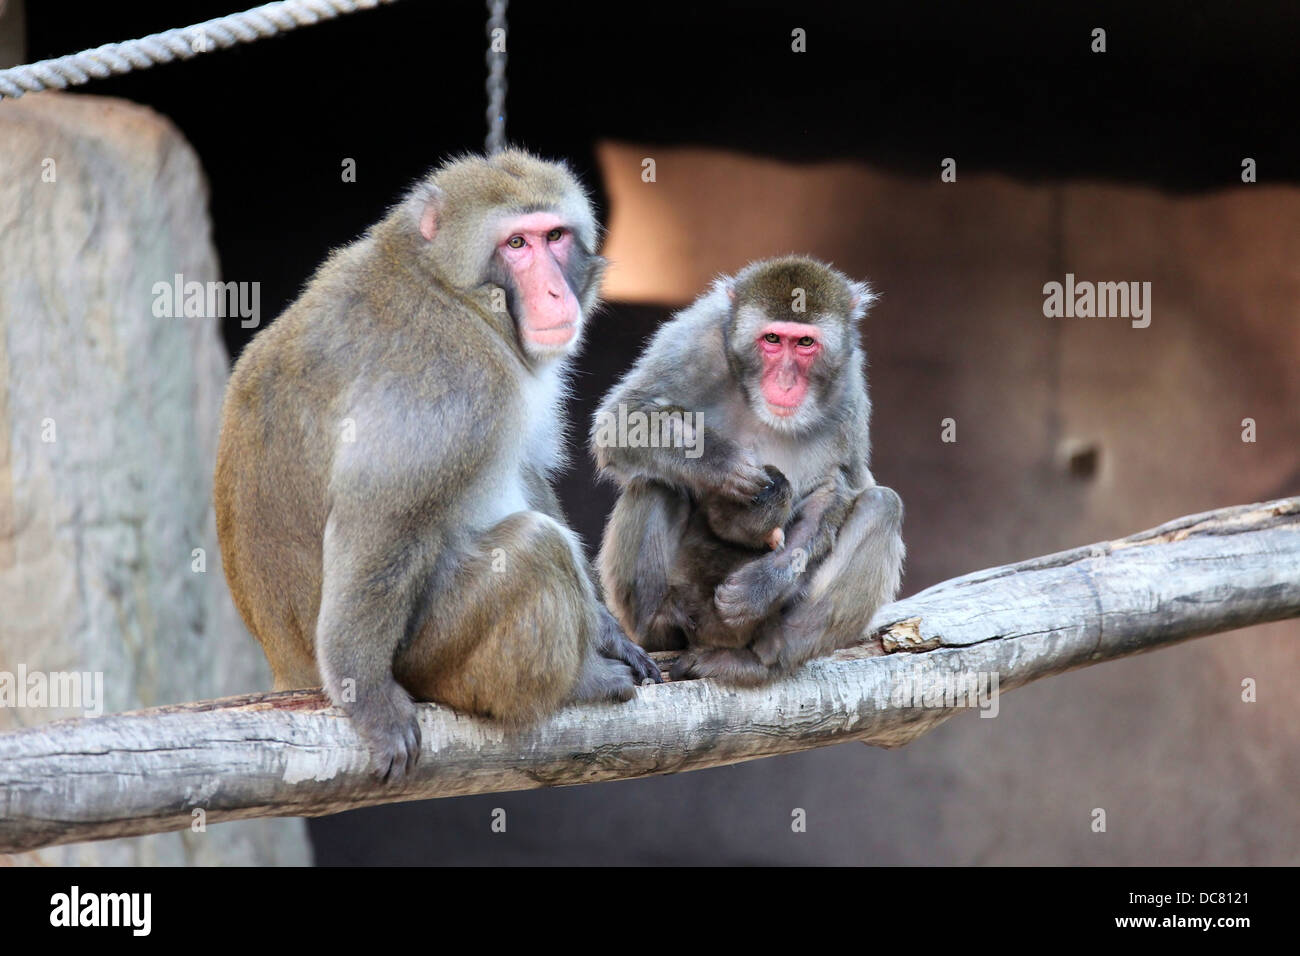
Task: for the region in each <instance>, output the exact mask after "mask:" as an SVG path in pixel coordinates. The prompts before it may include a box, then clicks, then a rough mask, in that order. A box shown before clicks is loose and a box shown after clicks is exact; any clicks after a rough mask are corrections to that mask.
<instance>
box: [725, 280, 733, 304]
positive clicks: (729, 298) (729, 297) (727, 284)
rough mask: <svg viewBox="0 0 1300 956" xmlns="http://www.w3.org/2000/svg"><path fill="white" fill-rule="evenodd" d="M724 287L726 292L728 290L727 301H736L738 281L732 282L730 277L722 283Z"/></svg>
mask: <svg viewBox="0 0 1300 956" xmlns="http://www.w3.org/2000/svg"><path fill="white" fill-rule="evenodd" d="M722 288H723V289H725V290H726V292H727V301H728V302H735V301H736V283H734V282H732V281H731V280H730V279H728V280H727V281H726V282H724V283H722Z"/></svg>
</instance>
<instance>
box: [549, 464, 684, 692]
mask: <svg viewBox="0 0 1300 956" xmlns="http://www.w3.org/2000/svg"><path fill="white" fill-rule="evenodd" d="M524 480H525V483H526V484H527V487H528V498H529V502H528V503H529V505H531V506H532V507H533V508H534V509H536V510H537V511H540V512H542V513H543V514H545V515H548V516H550V517H551V518H553V519H555V521H556V522H558V523H559V524H561V525H563V526H564V527H566V528H567V527H568V526H569V523H568V521H567V520H566V519H565V516H564V508H563V506H562V505H561V504H560V499H559V496H558V495H556V493H555V488H554V487H553V486H552V485H551V483H550V482H549V481H547V479H546V476H544V475H541V474H538V473H537V472H535V471H532V470H528V471H525V473H524ZM575 537H576V536H575ZM582 566H583V568H584V569H585V570H586V574H587V579H588V580H589V581H590V582H591V586H592V589H593V590H594V591H595V592H596V604H597V611H596V613H597V614H598V615H599V617H600V636H599V648H598V649H599V651H600V653H601V654H602V655H603V656H604V657H609V658H612V659H614V660H619V661H623V662H624V663H625V664H627V665H628V666H629V667H630V668H632V673H633V675H634V676H635V678H636V682H637V683H638V684H639V683H642V682H643V681H645V680H647V679H649V680H652V681H654V682H655V683H656V684H658V683H661V682H662V681H663V675H662V674H661V673H660V671H659V665H658V664H656V663H655V662H654V661H653V660H652V659H651V658H650V656H649V655H648V654H646V652H645V651H644V650H642V649H641V648H640V647H638V646H637V645H636V644H635V643H633V642H632V641H630V640H628V637H627V635H626V634H624V633H623V628H621V627H620V626H619V623H618V621H617V620H616V619H615V618H614V615H613V614H611V613H610V611H609V608H608V607H606V605H605V595H604V589H603V588H602V586H601V581H600V575H598V574H597V573H596V570H595V568H593V567H592V564H591V562H590V561H588V560H587V558H586V556H585V555H584V556H583V559H582Z"/></svg>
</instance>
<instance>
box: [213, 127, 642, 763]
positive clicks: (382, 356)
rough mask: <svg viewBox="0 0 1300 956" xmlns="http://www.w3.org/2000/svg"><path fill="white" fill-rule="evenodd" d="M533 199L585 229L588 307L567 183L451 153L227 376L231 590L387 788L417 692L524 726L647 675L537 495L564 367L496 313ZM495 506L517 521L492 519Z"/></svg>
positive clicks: (577, 278)
mask: <svg viewBox="0 0 1300 956" xmlns="http://www.w3.org/2000/svg"><path fill="white" fill-rule="evenodd" d="M538 210H550V211H554V212H556V213H557V214H559V215H560V216H561V217H563V218H564V220H565V223H566V226H567V228H568V229H569V230H570V231H571V232H572V233H573V235H574V237H575V239H576V240H577V247H578V248H577V253H578V254H577V255H575V256H573V257H571V259H570V262H569V264H568V266H567V267H566V269H565V274H566V277H567V278H568V280H569V282H570V285H571V287H572V289H573V292H574V294H575V295H576V296H577V298H578V300H579V302H580V303H581V306H582V312H583V315H584V316H587V315H589V314H590V312H591V310H592V309H594V307H595V306H596V304H597V298H598V294H599V285H600V276H601V272H602V269H603V266H604V261H603V260H602V259H600V258H599V257H598V256H596V255H595V252H594V249H595V243H596V241H597V240H598V238H599V237H598V231H597V227H596V223H595V219H594V217H593V215H592V212H591V207H590V204H589V203H588V200H587V198H586V195H585V193H584V192H583V190H582V188H581V186H580V185H579V184H578V182H577V181H576V180H575V179H574V178H573V176H572V175H571V174H570V173H569V171H568V170H567V169H566V168H565V167H564V166H562V165H559V164H556V163H550V162H545V161H543V160H540V159H537V158H535V157H532V156H530V155H528V154H526V153H523V152H520V151H515V150H510V151H506V152H504V153H499V154H497V155H495V156H493V157H492V158H490V159H483V158H479V157H465V158H462V159H458V160H456V161H453V162H451V163H448V164H447V165H445V166H443V167H442V168H441V169H439V170H437V171H435V172H434V173H433V174H431V175H430V176H429V177H428V178H427V179H426V180H424V181H422V182H421V183H419V184H418V185H417V186H416V187H415V188H414V189H413V190H412V191H411V192H410V194H408V196H407V197H406V198H405V199H404V200H403V201H402V202H401V203H399V204H398V205H397V206H396V207H394V208H393V209H392V210H391V211H390V212H389V214H388V215H387V216H386V217H385V218H384V219H383V220H382V221H381V222H379V223H378V224H377V225H376V226H374V227H373V228H372V229H371V230H370V231H369V232H368V233H367V234H366V235H365V236H364V237H362V238H361V239H359V240H358V241H357V242H355V243H353V244H351V245H349V246H347V247H345V248H343V249H340V250H338V251H336V252H335V253H334V254H333V255H331V256H330V257H329V259H328V260H327V261H326V262H325V264H324V265H322V266H321V267H320V269H319V270H318V271H317V273H316V275H315V276H314V277H313V279H312V280H311V283H310V284H309V285H308V287H307V289H306V290H305V291H304V292H303V294H302V296H301V297H300V298H299V299H298V300H297V301H296V302H295V303H293V304H292V305H291V306H290V307H289V308H288V310H287V311H286V312H285V313H284V314H283V315H282V316H281V317H280V318H279V319H278V320H276V322H275V323H274V324H272V325H271V326H270V327H269V328H268V329H266V330H264V331H263V332H262V333H261V334H260V335H258V336H257V337H256V339H254V341H253V342H252V343H251V344H250V345H249V346H248V347H247V348H246V349H245V351H244V353H243V355H242V356H241V357H240V359H239V361H238V362H237V363H236V365H235V369H234V372H233V374H232V375H231V380H230V386H229V390H228V392H227V396H226V401H225V406H224V409H223V415H222V430H221V441H220V447H219V450H218V456H217V468H216V482H215V497H216V509H217V531H218V536H219V538H220V542H221V549H222V554H223V557H224V563H225V568H226V575H227V578H228V581H229V583H230V590H231V593H232V594H233V595H234V599H235V603H236V605H237V606H238V608H239V611H240V613H241V614H242V615H243V618H244V621H245V622H246V623H247V625H248V627H249V629H250V630H251V631H252V632H253V634H254V635H255V636H256V637H257V639H258V640H259V641H260V642H261V644H262V647H263V649H264V650H265V652H266V656H267V659H268V661H269V662H270V664H271V669H272V672H273V674H274V677H275V686H276V687H277V688H278V689H282V688H292V687H315V686H320V685H322V684H323V685H324V686H325V689H326V690H327V692H328V693H329V694H330V696H331V698H332V699H333V700H334V702H335V703H336V704H338V705H339V706H341V707H343V708H344V709H345V710H346V711H347V712H348V713H349V714H350V716H351V717H352V718H353V720H354V722H355V723H356V725H357V728H358V730H359V731H360V733H361V734H362V735H363V737H365V738H366V740H367V741H368V743H369V744H370V745H371V746H372V748H373V749H374V750H375V753H376V766H377V768H378V769H379V770H380V772H382V773H384V774H386V775H387V774H391V775H393V776H395V777H399V776H401V775H402V773H404V772H405V770H406V769H407V768H408V767H409V766H410V765H411V764H413V763H414V761H415V759H416V757H417V756H418V752H419V728H418V724H417V723H416V721H415V710H414V706H413V705H412V703H411V700H410V694H412V693H413V694H416V695H417V696H419V697H421V698H426V699H435V700H439V701H442V702H445V703H448V704H451V705H453V706H456V707H459V708H462V709H465V710H467V711H472V712H474V713H479V714H484V715H488V716H492V717H496V718H499V719H502V720H506V721H511V722H521V721H530V720H535V719H537V718H539V717H541V716H542V715H544V714H546V713H548V712H550V711H552V710H554V709H555V708H556V707H557V706H559V705H560V704H561V703H562V702H564V701H565V700H568V699H573V698H575V697H580V698H583V699H592V698H596V699H627V698H628V697H630V696H631V695H632V688H633V679H634V677H642V678H643V677H647V676H649V677H653V678H657V677H658V670H657V669H656V668H654V667H653V664H652V663H650V662H649V660H648V658H646V657H645V655H644V654H643V653H641V652H640V651H639V649H636V648H635V647H634V645H631V644H630V642H628V641H627V639H626V638H625V637H623V635H622V633H621V632H620V631H619V630H618V627H617V625H616V624H614V622H613V620H612V618H610V616H609V614H608V612H606V611H605V610H604V609H603V607H601V605H600V603H599V601H598V596H597V590H596V589H595V587H594V586H593V583H592V581H591V579H590V570H589V568H588V567H587V566H586V562H585V560H584V559H583V558H582V556H581V553H580V551H579V549H578V547H577V542H576V539H575V538H574V537H573V535H572V532H570V531H569V530H568V528H567V527H566V526H565V523H564V518H563V515H562V514H561V513H560V510H559V506H558V502H557V501H556V499H555V495H554V492H553V491H552V490H551V487H550V484H549V475H548V472H549V469H550V468H552V467H554V465H555V464H556V462H557V461H558V460H559V454H560V449H559V447H558V446H559V443H560V442H561V440H562V431H563V423H562V420H561V419H560V417H559V415H558V414H557V412H556V411H555V410H554V409H553V408H552V407H551V406H550V404H549V403H547V404H546V405H539V404H538V403H537V401H535V400H534V397H535V395H536V394H538V392H537V390H538V389H539V388H542V387H543V386H542V385H540V384H539V383H541V382H543V380H547V381H549V380H548V379H546V376H548V375H561V374H562V371H563V364H564V363H565V362H566V361H567V357H566V358H560V359H555V360H554V362H558V363H559V365H558V366H556V367H551V366H550V365H549V364H547V365H546V366H545V367H543V363H542V360H540V359H539V360H534V359H533V358H530V356H529V354H528V353H527V352H526V350H525V349H524V347H523V345H522V343H521V339H520V336H519V334H518V331H517V325H516V323H517V322H518V321H519V319H520V317H519V316H517V315H512V314H509V313H505V312H500V311H493V309H492V306H491V302H492V299H491V296H492V289H493V284H492V282H491V281H489V280H490V279H500V275H501V273H500V270H497V269H496V268H495V262H496V260H495V259H494V256H495V248H496V242H497V241H498V239H497V236H496V233H497V231H498V227H499V225H500V222H501V221H503V220H505V219H506V218H508V217H510V216H516V215H520V214H523V213H528V212H535V211H538ZM422 221H432V222H436V225H437V232H436V235H434V237H433V239H432V241H430V240H427V239H426V238H425V236H424V235H422V234H421V231H420V227H421V222H422ZM501 281H505V280H501ZM560 391H561V393H562V389H561V390H560ZM347 423H350V424H351V427H352V428H353V429H354V432H355V440H354V441H350V442H349V441H343V440H342V436H343V434H344V429H345V426H346V425H347ZM539 430H540V431H539ZM530 436H531V437H530ZM539 436H540V437H539ZM521 489H522V490H521ZM510 494H514V495H518V496H520V498H521V501H523V502H526V504H525V505H523V507H522V510H518V511H516V512H514V513H512V514H498V513H497V512H496V511H494V510H493V509H494V508H498V509H499V502H500V500H501V498H502V496H503V495H505V496H507V497H508V496H509V495H510ZM509 500H513V499H509ZM651 671H653V673H651Z"/></svg>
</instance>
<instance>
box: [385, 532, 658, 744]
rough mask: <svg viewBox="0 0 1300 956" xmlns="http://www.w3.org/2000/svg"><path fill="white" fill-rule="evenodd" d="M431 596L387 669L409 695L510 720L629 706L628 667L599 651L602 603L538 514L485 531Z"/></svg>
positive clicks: (564, 536) (565, 540)
mask: <svg viewBox="0 0 1300 956" xmlns="http://www.w3.org/2000/svg"><path fill="white" fill-rule="evenodd" d="M439 577H440V578H441V579H442V583H441V586H436V585H435V587H434V588H433V589H432V590H431V592H430V593H429V595H428V599H427V606H426V610H425V614H424V619H423V623H422V625H421V627H420V629H419V631H418V633H417V634H416V636H415V638H414V640H413V641H412V642H411V643H410V645H409V646H404V647H402V648H401V649H400V650H399V651H398V654H397V659H396V661H395V664H394V671H395V673H396V675H397V679H398V680H399V681H400V682H401V684H402V685H403V686H404V687H406V688H407V689H408V690H410V691H411V692H412V693H413V694H414V695H415V696H416V697H417V698H419V699H423V700H436V701H439V702H441V703H445V704H449V705H451V706H453V707H457V708H459V709H461V710H465V711H469V712H471V713H477V714H484V715H487V716H491V717H496V718H498V719H500V720H504V721H507V722H510V723H525V722H528V721H532V720H536V719H538V718H539V717H542V716H544V715H545V714H547V713H550V712H551V711H554V710H556V709H557V708H558V707H559V706H560V705H561V704H563V703H564V702H566V701H568V700H572V699H576V700H628V699H629V698H631V697H632V695H633V692H634V683H633V674H632V670H631V669H630V668H629V667H628V666H627V665H626V664H624V663H622V662H621V661H616V660H613V659H611V658H607V657H603V656H602V655H601V654H600V653H599V651H600V645H599V640H600V634H601V631H600V627H601V622H600V606H599V604H597V602H596V596H595V592H594V590H593V589H592V586H591V582H590V580H589V579H588V577H587V573H586V568H585V567H584V563H583V559H582V556H581V553H580V552H579V551H578V546H577V542H576V540H575V539H574V538H573V536H572V533H571V532H570V531H569V530H568V529H566V528H565V527H564V526H563V525H561V524H559V523H558V522H556V521H555V520H554V519H552V518H550V517H548V516H547V515H545V514H542V513H541V512H538V511H521V512H517V513H516V514H513V515H510V516H509V517H507V518H505V519H504V520H502V521H501V522H500V523H498V524H496V525H494V526H493V527H492V528H490V529H489V530H488V531H487V532H486V533H485V534H484V535H483V536H482V537H481V538H479V540H478V541H476V542H475V543H474V544H473V545H472V546H471V547H470V548H469V549H468V551H467V552H466V553H465V554H464V555H463V556H462V557H461V559H460V561H459V564H458V566H457V567H456V568H455V569H454V572H453V573H451V574H450V575H440V576H439Z"/></svg>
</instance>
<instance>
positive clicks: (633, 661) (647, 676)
mask: <svg viewBox="0 0 1300 956" xmlns="http://www.w3.org/2000/svg"><path fill="white" fill-rule="evenodd" d="M600 626H601V634H600V641H599V648H600V653H601V655H602V656H604V657H607V658H609V659H610V660H615V661H621V662H622V663H624V664H626V665H627V666H628V667H629V668H631V670H632V676H633V678H634V679H635V680H636V683H638V684H644V683H645V682H646V681H650V682H652V683H655V684H659V683H662V682H663V675H662V674H660V672H659V665H658V664H656V663H655V662H654V661H653V660H652V659H651V657H650V655H649V654H647V653H646V652H645V649H644V648H642V647H641V646H640V645H638V644H636V643H634V642H632V641H631V640H629V639H628V637H627V635H626V634H624V633H623V629H622V628H621V627H619V626H618V621H616V620H615V619H614V615H612V614H610V613H609V611H608V610H607V609H606V608H603V607H602V608H601V619H600Z"/></svg>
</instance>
